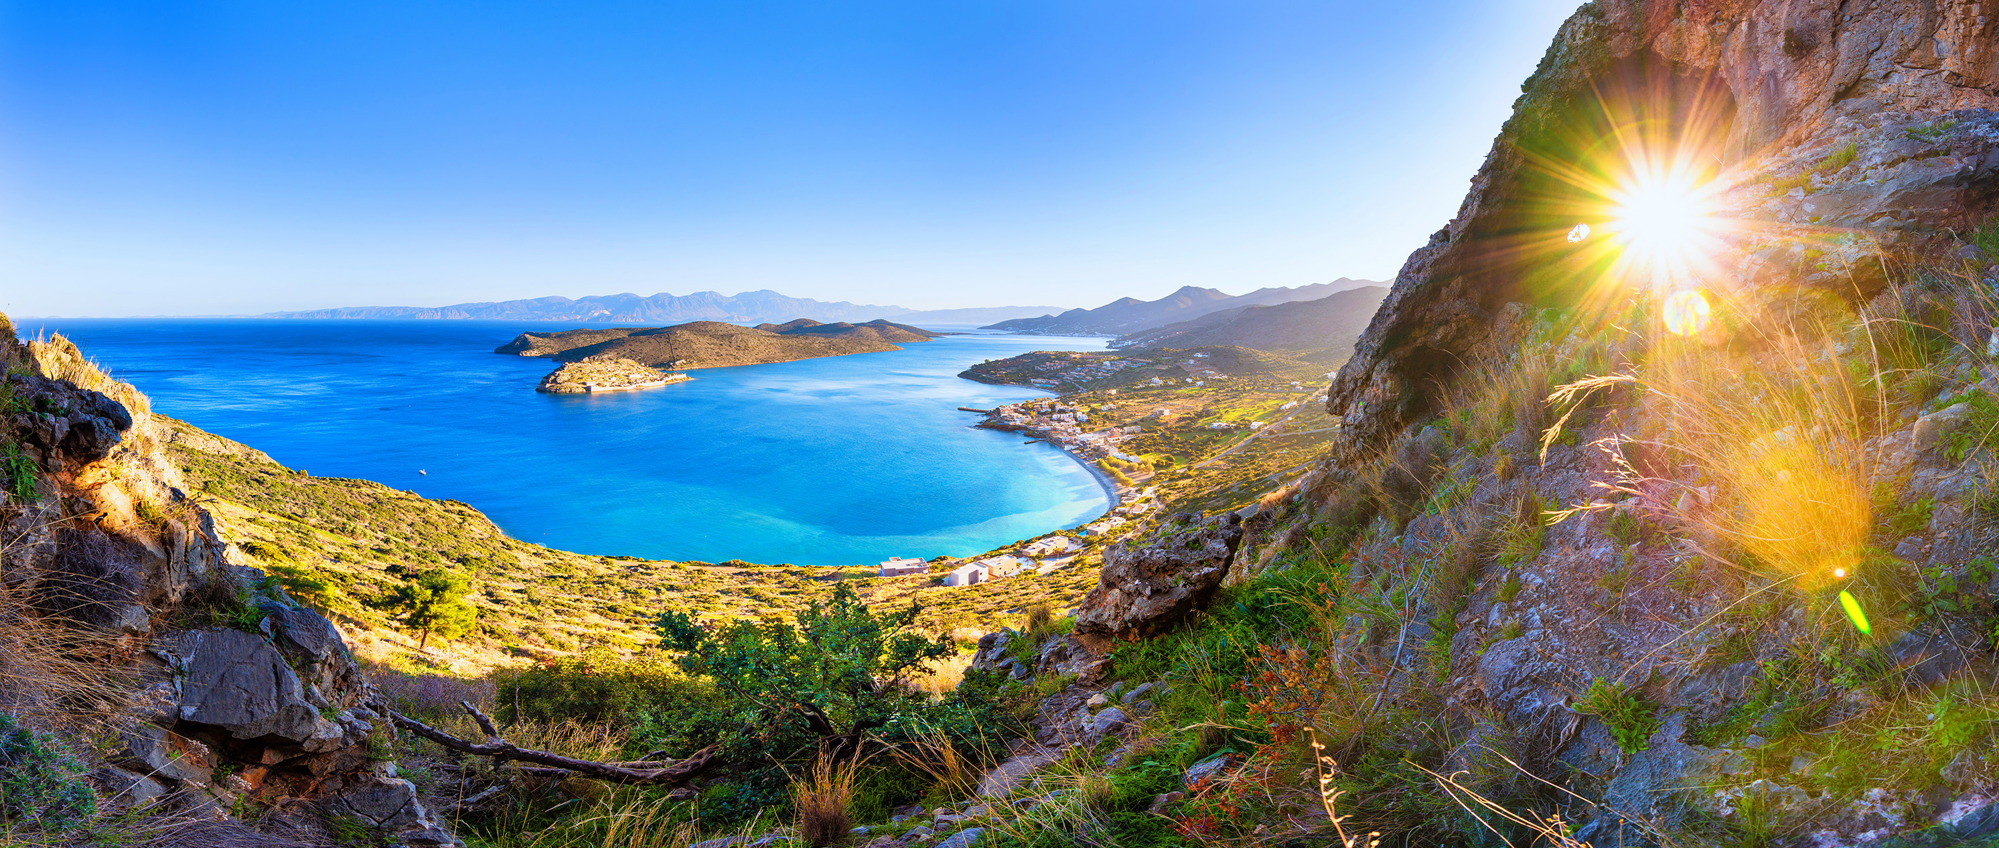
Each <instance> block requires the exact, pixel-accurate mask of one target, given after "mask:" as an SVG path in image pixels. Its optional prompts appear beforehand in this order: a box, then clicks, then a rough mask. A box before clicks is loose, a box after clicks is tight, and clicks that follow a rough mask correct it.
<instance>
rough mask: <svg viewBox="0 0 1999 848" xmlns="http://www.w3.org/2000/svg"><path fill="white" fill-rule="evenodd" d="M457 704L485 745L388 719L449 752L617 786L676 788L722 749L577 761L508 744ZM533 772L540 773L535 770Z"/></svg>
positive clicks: (480, 716) (478, 715) (481, 717)
mask: <svg viewBox="0 0 1999 848" xmlns="http://www.w3.org/2000/svg"><path fill="white" fill-rule="evenodd" d="M458 705H459V706H461V707H464V708H465V712H466V713H468V714H470V715H471V716H472V720H473V721H475V722H478V724H479V729H480V730H482V731H484V732H485V734H486V741H485V742H472V741H468V740H465V739H460V738H458V737H456V736H453V735H451V734H449V733H446V732H444V731H442V730H438V729H437V728H435V727H431V726H430V725H427V724H424V723H423V722H420V721H417V720H416V719H413V718H410V717H409V716H406V715H403V714H402V713H398V712H396V711H394V710H390V711H389V719H390V720H392V721H394V722H395V723H396V726H397V727H400V728H402V729H404V730H407V731H409V732H411V733H414V734H416V735H418V736H421V737H423V738H425V739H428V740H430V741H432V742H436V743H437V744H439V745H443V746H444V747H446V748H449V749H451V750H453V751H459V752H462V753H466V754H472V755H474V756H480V757H492V758H493V760H494V761H495V762H506V761H508V760H518V761H520V762H524V763H534V764H536V765H542V766H549V767H552V768H555V769H560V770H562V771H565V772H569V773H573V774H580V775H586V776H589V777H594V778H598V779H601V780H609V781H614V782H617V783H631V784H644V785H647V786H679V785H681V784H684V783H686V782H688V781H690V780H693V779H694V778H695V777H697V776H699V775H700V774H701V773H702V772H704V771H706V770H708V768H709V767H711V766H713V765H715V764H716V763H715V760H716V757H717V756H718V755H719V754H720V753H721V750H722V746H720V745H710V746H708V747H706V748H702V749H701V750H699V751H695V752H694V753H693V754H691V755H689V756H687V757H686V758H684V759H681V760H676V761H671V762H668V761H661V760H650V759H648V760H640V761H635V762H624V763H600V762H595V761H592V760H579V759H576V758H574V757H565V756H562V755H561V754H554V753H550V752H548V751H537V750H534V749H532V748H522V747H520V746H518V745H515V744H513V743H511V742H508V741H507V740H505V739H503V738H501V737H500V731H499V728H498V727H495V726H494V724H493V720H492V719H491V718H488V717H487V716H486V714H485V713H482V712H480V711H479V709H478V708H477V707H474V706H472V704H471V703H470V702H468V701H459V702H458ZM536 771H540V770H539V769H537V770H536Z"/></svg>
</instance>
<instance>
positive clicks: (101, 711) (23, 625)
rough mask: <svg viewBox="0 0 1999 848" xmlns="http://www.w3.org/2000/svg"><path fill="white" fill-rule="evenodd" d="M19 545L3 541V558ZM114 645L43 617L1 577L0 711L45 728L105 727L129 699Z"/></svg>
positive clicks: (100, 636)
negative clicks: (112, 655) (111, 654)
mask: <svg viewBox="0 0 1999 848" xmlns="http://www.w3.org/2000/svg"><path fill="white" fill-rule="evenodd" d="M18 544H19V540H0V561H5V560H8V559H11V558H12V556H14V555H15V554H16V553H17V551H14V550H10V548H14V547H16V546H17V545H18ZM114 649H115V646H114V644H113V642H112V640H111V639H110V638H109V637H108V636H105V635H103V634H98V633H93V632H89V631H85V630H80V629H77V628H74V627H71V626H69V625H67V624H66V623H63V622H58V621H53V620H50V619H48V618H45V617H43V616H41V615H38V614H37V613H36V612H35V611H34V610H33V609H32V608H31V607H30V605H29V604H28V601H27V599H26V598H24V597H22V596H21V595H20V590H19V589H18V588H16V587H12V586H9V585H8V584H7V583H5V582H4V581H0V712H7V713H11V714H13V715H14V716H16V717H18V718H21V719H23V720H24V721H25V722H27V723H28V724H30V725H36V726H40V727H43V728H46V729H53V728H69V729H73V730H78V731H92V730H96V729H101V728H102V727H103V726H104V725H105V723H106V722H107V721H109V720H110V719H111V717H113V716H114V715H116V714H118V713H119V712H120V711H121V710H122V709H123V708H124V706H125V703H126V702H125V698H126V696H127V695H126V686H125V685H124V684H125V683H126V681H125V680H124V679H123V678H122V677H121V676H120V674H119V672H118V671H117V669H118V667H119V665H118V664H117V663H114V662H112V661H111V660H110V658H109V657H108V656H107V655H108V654H109V652H111V651H112V650H114Z"/></svg>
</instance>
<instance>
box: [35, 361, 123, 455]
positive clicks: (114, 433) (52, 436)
mask: <svg viewBox="0 0 1999 848" xmlns="http://www.w3.org/2000/svg"><path fill="white" fill-rule="evenodd" d="M6 380H7V382H8V383H9V384H10V385H9V388H10V389H11V390H12V392H13V395H14V399H15V404H16V405H17V406H18V407H21V408H23V409H25V410H26V411H24V412H17V413H15V414H14V415H13V417H12V419H11V421H10V422H9V423H10V424H11V425H12V430H13V432H14V433H15V434H16V435H17V436H18V437H20V439H21V441H22V442H23V447H25V448H27V449H28V451H29V452H31V454H32V455H34V456H36V457H37V458H38V459H39V460H40V465H41V466H42V468H43V469H44V470H46V471H50V472H61V471H64V470H69V469H73V468H75V467H78V466H83V465H88V464H90V463H93V462H96V461H98V460H100V459H103V458H105V457H107V456H110V455H111V450H112V449H113V448H115V447H117V446H118V443H119V441H121V440H122V439H123V438H124V434H125V431H127V430H130V429H132V414H131V413H130V412H129V411H127V410H126V409H125V407H124V406H123V405H122V404H120V403H118V402H117V401H115V400H112V399H111V398H110V397H108V396H106V395H105V394H104V393H103V392H97V391H92V390H90V389H86V388H82V387H80V386H77V385H76V384H74V383H71V382H69V381H67V380H51V379H48V378H46V377H36V376H33V375H29V374H15V375H12V376H9V377H7V378H6Z"/></svg>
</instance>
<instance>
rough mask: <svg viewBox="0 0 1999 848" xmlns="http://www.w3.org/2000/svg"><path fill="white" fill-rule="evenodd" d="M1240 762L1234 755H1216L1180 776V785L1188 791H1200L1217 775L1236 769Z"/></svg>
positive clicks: (1194, 765)
mask: <svg viewBox="0 0 1999 848" xmlns="http://www.w3.org/2000/svg"><path fill="white" fill-rule="evenodd" d="M1240 761H1241V758H1240V757H1237V756H1236V755H1234V754H1216V755H1215V756H1212V757H1209V758H1207V759H1205V760H1202V761H1200V762H1198V763H1195V764H1193V765H1192V766H1189V767H1188V768H1187V773H1186V774H1183V775H1181V776H1180V785H1182V786H1185V787H1187V788H1188V789H1199V788H1201V787H1202V786H1203V785H1205V784H1206V783H1207V782H1208V781H1209V780H1211V779H1213V778H1214V777H1215V776H1216V775H1219V774H1221V773H1222V772H1223V771H1226V770H1229V769H1232V768H1235V766H1236V764H1237V763H1238V762H1240Z"/></svg>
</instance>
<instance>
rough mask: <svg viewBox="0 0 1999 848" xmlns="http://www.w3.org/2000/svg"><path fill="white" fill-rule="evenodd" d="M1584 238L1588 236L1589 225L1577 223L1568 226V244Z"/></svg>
mask: <svg viewBox="0 0 1999 848" xmlns="http://www.w3.org/2000/svg"><path fill="white" fill-rule="evenodd" d="M1586 238H1589V225H1588V224H1577V225H1575V226H1574V227H1570V228H1569V243H1570V244H1575V243H1577V242H1579V241H1582V240H1583V239H1586Z"/></svg>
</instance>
